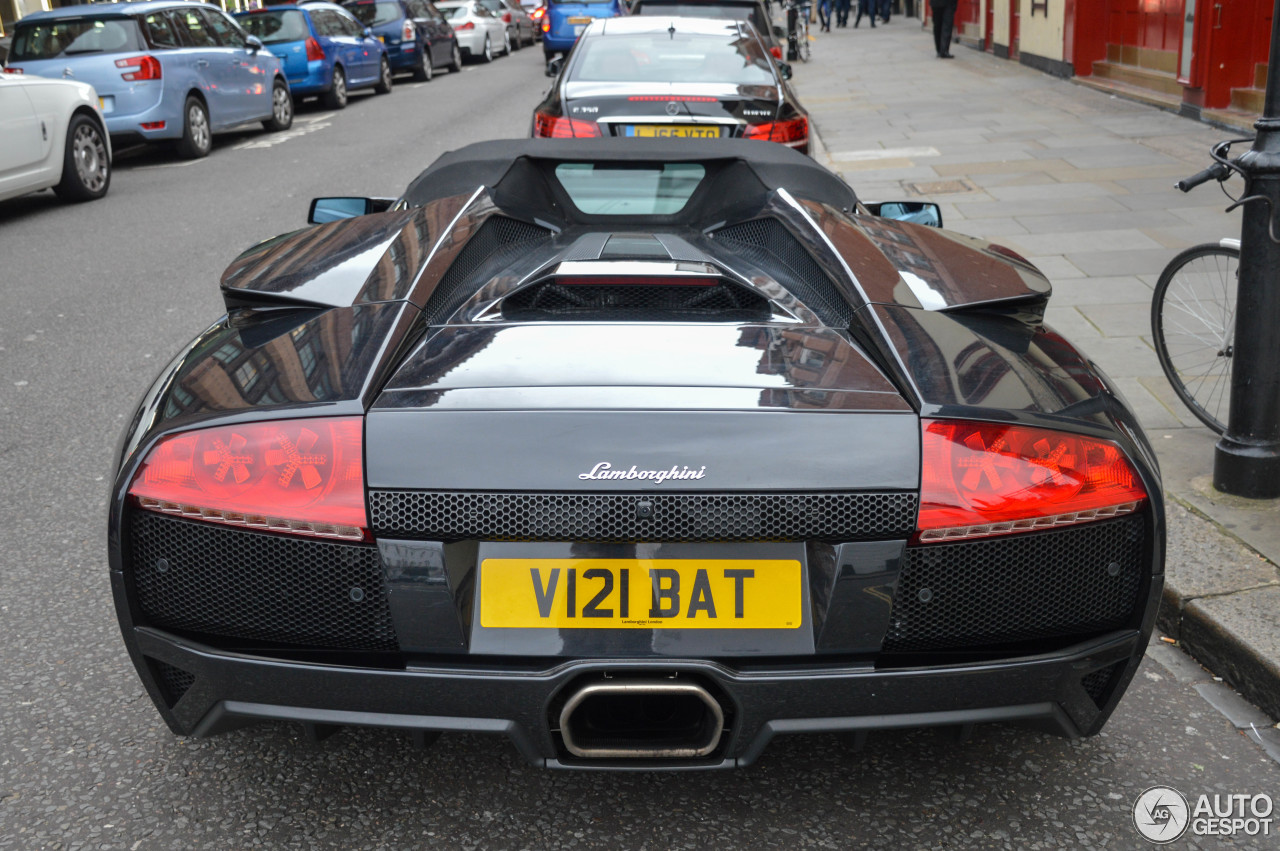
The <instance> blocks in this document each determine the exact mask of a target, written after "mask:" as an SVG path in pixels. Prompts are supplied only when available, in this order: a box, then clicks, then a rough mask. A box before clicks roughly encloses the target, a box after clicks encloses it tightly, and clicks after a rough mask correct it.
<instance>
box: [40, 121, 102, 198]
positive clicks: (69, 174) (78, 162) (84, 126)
mask: <svg viewBox="0 0 1280 851" xmlns="http://www.w3.org/2000/svg"><path fill="white" fill-rule="evenodd" d="M110 185H111V160H110V159H109V158H108V157H107V143H106V141H105V137H104V136H103V133H102V129H101V128H100V127H98V125H97V124H96V123H94V121H93V120H92V119H90V118H88V117H87V116H84V115H77V116H75V117H73V118H72V119H71V124H70V126H69V127H68V128H67V145H66V149H65V150H64V152H63V156H62V180H61V181H60V182H59V183H58V185H57V186H55V187H53V191H54V192H56V193H57V195H58V197H59V198H62V199H63V200H65V201H92V200H93V199H95V198H101V197H102V196H103V195H106V194H107V187H108V186H110Z"/></svg>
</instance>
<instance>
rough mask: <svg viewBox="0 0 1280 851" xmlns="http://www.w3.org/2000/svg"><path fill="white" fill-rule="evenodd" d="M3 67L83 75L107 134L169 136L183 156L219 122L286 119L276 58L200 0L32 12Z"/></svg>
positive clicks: (279, 125)
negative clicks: (95, 98)
mask: <svg viewBox="0 0 1280 851" xmlns="http://www.w3.org/2000/svg"><path fill="white" fill-rule="evenodd" d="M9 69H10V71H13V72H17V73H22V74H38V75H40V76H42V77H62V78H66V79H72V80H77V81H79V82H82V83H89V84H90V85H92V86H93V87H94V89H96V90H97V92H98V101H99V103H100V105H101V107H102V114H103V118H105V119H106V123H107V132H108V133H110V134H111V135H112V136H115V137H117V138H120V137H127V138H132V139H138V138H141V139H143V140H147V141H156V140H161V139H172V140H176V141H177V143H178V150H179V152H180V153H182V154H183V155H184V156H188V157H203V156H205V155H206V154H208V153H209V151H210V150H211V149H212V147H213V133H214V132H215V131H218V130H226V129H229V128H232V127H236V126H238V125H241V124H246V123H248V122H251V121H261V122H262V123H263V125H264V126H265V127H266V128H267V129H268V130H285V129H288V127H289V126H290V125H292V124H293V100H292V99H291V98H290V95H289V84H288V83H287V82H286V81H285V77H284V72H283V70H282V69H281V66H280V61H279V60H278V59H276V57H274V56H272V55H271V54H270V53H268V52H267V51H266V50H264V49H263V47H262V42H260V41H259V40H258V39H256V38H253V37H251V36H246V35H245V33H244V31H243V30H241V29H240V27H239V26H237V25H236V23H235V21H233V20H231V18H229V17H227V15H226V14H225V13H224V12H223V11H222V10H221V9H218V8H216V7H214V6H209V5H206V4H204V3H191V2H141V3H104V4H101V5H89V6H67V7H64V8H61V9H55V10H54V11H52V12H36V13H35V14H32V15H28V16H27V17H25V18H23V19H22V20H21V21H19V22H18V24H17V26H16V27H15V28H14V33H13V46H12V50H11V52H10V54H9ZM127 138H126V141H127Z"/></svg>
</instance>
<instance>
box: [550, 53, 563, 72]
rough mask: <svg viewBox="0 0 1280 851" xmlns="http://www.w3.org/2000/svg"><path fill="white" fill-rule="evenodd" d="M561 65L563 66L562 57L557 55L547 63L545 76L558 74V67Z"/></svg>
mask: <svg viewBox="0 0 1280 851" xmlns="http://www.w3.org/2000/svg"><path fill="white" fill-rule="evenodd" d="M563 67H564V57H563V56H557V57H556V58H555V59H552V60H551V61H550V62H548V63H547V76H548V77H558V76H560V69H561V68H563Z"/></svg>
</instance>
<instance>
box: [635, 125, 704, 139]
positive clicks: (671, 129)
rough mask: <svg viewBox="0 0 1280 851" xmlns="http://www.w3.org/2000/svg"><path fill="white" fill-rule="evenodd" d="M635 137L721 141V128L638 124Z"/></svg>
mask: <svg viewBox="0 0 1280 851" xmlns="http://www.w3.org/2000/svg"><path fill="white" fill-rule="evenodd" d="M633 129H634V131H635V132H634V133H632V134H631V135H633V136H651V137H657V138H671V137H675V136H680V137H683V138H690V139H719V138H720V128H719V127H700V126H698V125H694V124H638V125H636V126H635V127H634V128H633Z"/></svg>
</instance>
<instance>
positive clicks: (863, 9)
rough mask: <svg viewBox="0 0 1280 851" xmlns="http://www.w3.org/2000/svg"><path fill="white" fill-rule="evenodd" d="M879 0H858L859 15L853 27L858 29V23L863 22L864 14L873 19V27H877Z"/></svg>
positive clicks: (854, 20)
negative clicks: (877, 5)
mask: <svg viewBox="0 0 1280 851" xmlns="http://www.w3.org/2000/svg"><path fill="white" fill-rule="evenodd" d="M877 2H878V0H858V17H856V18H854V19H853V28H854V29H855V30H856V29H857V28H858V24H860V23H862V16H863V15H866V16H867V17H868V18H870V19H871V29H875V28H876V3H877Z"/></svg>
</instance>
